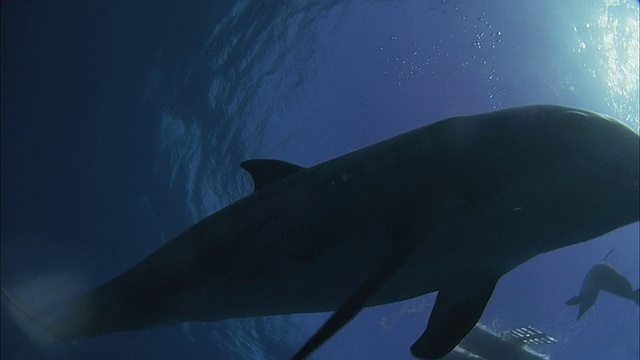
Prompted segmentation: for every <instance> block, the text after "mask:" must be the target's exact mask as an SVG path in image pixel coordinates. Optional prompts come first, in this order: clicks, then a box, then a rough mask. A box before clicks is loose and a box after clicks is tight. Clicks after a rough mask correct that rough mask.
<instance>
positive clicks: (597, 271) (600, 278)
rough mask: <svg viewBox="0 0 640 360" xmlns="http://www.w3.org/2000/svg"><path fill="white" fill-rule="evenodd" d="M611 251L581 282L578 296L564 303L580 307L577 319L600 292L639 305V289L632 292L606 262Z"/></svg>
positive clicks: (627, 282) (593, 302)
mask: <svg viewBox="0 0 640 360" xmlns="http://www.w3.org/2000/svg"><path fill="white" fill-rule="evenodd" d="M612 251H613V250H611V251H609V253H608V254H607V256H605V257H604V259H603V260H602V262H601V263H599V264H597V265H594V266H593V267H592V268H591V269H590V270H589V272H588V273H587V275H586V276H585V277H584V280H582V286H581V288H580V294H579V295H578V296H574V297H572V298H571V299H569V300H567V301H565V304H567V305H571V306H573V305H580V309H579V310H578V318H577V319H576V321H577V320H580V318H581V317H582V315H584V313H586V312H587V310H589V309H591V307H592V306H593V304H595V302H596V299H597V298H598V294H599V293H600V291H601V290H602V291H607V292H610V293H612V294H614V295H618V296H620V297H623V298H625V299H629V300H633V301H635V302H636V304H638V305H640V289H636V290H633V287H631V282H629V280H627V278H626V277H625V276H624V275H622V274H621V273H620V272H618V270H616V269H615V268H614V267H613V266H611V264H609V263H608V262H606V261H607V258H608V257H609V255H610V254H611V252H612Z"/></svg>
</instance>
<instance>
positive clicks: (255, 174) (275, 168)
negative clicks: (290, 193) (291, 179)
mask: <svg viewBox="0 0 640 360" xmlns="http://www.w3.org/2000/svg"><path fill="white" fill-rule="evenodd" d="M240 167H241V168H243V169H245V170H246V171H247V172H248V173H249V174H250V175H251V178H252V179H253V184H254V189H253V191H258V190H260V189H262V188H264V187H266V186H268V185H270V184H273V183H274V182H276V181H278V180H280V179H284V178H285V177H287V176H289V175H292V174H295V173H297V172H298V171H300V170H304V169H305V168H304V167H302V166H298V165H295V164H292V163H288V162H286V161H281V160H272V159H255V160H246V161H243V162H242V163H241V164H240Z"/></svg>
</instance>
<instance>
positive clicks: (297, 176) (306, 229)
mask: <svg viewBox="0 0 640 360" xmlns="http://www.w3.org/2000/svg"><path fill="white" fill-rule="evenodd" d="M639 145H640V141H639V138H638V133H637V132H635V131H634V130H632V129H630V128H629V127H627V126H625V125H624V124H623V123H621V122H619V121H617V120H615V119H613V118H610V117H608V116H604V115H599V114H596V113H593V112H589V111H584V110H579V109H574V108H569V107H562V106H554V105H537V106H526V107H519V108H513V109H507V110H501V111H496V112H491V113H485V114H479V115H474V116H462V117H454V118H449V119H446V120H442V121H439V122H436V123H433V124H430V125H427V126H424V127H422V128H419V129H416V130H414V131H410V132H408V133H405V134H402V135H399V136H396V137H393V138H391V139H388V140H386V141H382V142H380V143H377V144H374V145H371V146H369V147H366V148H363V149H361V150H357V151H354V152H352V153H349V154H346V155H344V156H341V157H338V158H336V159H333V160H330V161H327V162H325V163H321V164H319V165H316V166H313V167H310V168H303V167H300V166H297V165H293V164H290V163H287V162H283V161H278V160H249V161H245V162H243V163H242V164H241V166H242V167H243V168H244V169H245V170H247V171H248V172H249V173H250V175H251V176H252V178H253V180H254V184H255V191H254V192H253V193H252V194H250V195H249V196H247V197H245V198H243V199H241V200H239V201H237V202H235V203H233V204H231V205H229V206H228V207H226V208H224V209H222V210H220V211H218V212H216V213H214V214H212V215H210V216H208V217H206V218H204V219H203V220H201V221H200V222H198V223H196V224H195V225H193V226H191V227H190V228H188V229H186V230H185V231H184V232H183V233H182V234H180V235H178V236H176V237H175V238H173V239H172V240H170V241H169V242H167V243H166V244H164V245H163V246H161V247H160V248H159V249H158V250H156V251H155V252H153V253H152V254H150V255H149V256H148V257H146V258H145V259H143V260H142V261H141V262H140V263H138V264H137V265H135V266H134V267H132V268H131V269H129V270H127V271H125V272H124V273H122V274H121V275H119V276H117V277H115V278H114V279H112V280H110V281H108V282H107V283H105V284H103V285H101V286H99V287H97V288H95V289H93V290H91V291H89V292H88V293H86V294H85V295H83V296H81V297H80V298H79V299H78V300H77V301H76V302H75V303H73V304H72V305H71V306H70V307H69V308H68V310H67V311H66V312H64V313H63V314H62V315H61V316H59V317H57V318H56V319H55V320H53V321H50V322H46V323H44V321H43V327H45V328H46V329H47V330H48V331H49V332H51V333H52V334H53V335H54V336H55V337H56V338H57V339H59V340H61V341H69V340H73V339H78V338H87V337H94V336H98V335H102V334H107V333H112V332H117V331H129V330H135V329H143V328H146V327H151V326H160V325H171V324H176V323H181V322H189V321H216V320H223V319H229V318H241V317H254V316H266V315H275V314H292V313H311V312H324V311H333V310H335V313H334V314H333V315H332V316H331V317H330V319H329V320H328V321H327V322H326V323H325V324H324V325H323V326H322V328H321V329H320V330H319V331H318V332H317V333H316V334H315V335H314V336H313V337H312V338H311V339H310V340H309V341H308V342H307V343H306V344H305V346H304V347H302V348H301V350H300V351H299V352H298V353H297V354H296V355H294V357H293V358H294V359H302V358H305V357H307V356H308V355H309V354H311V353H312V352H313V351H314V350H315V349H316V348H318V347H319V346H321V345H322V343H323V342H324V341H325V340H326V339H328V338H329V337H331V336H332V335H333V334H335V333H336V332H337V331H338V330H339V329H340V328H341V327H342V326H343V325H344V324H346V323H347V322H348V321H350V319H352V318H353V317H354V316H355V315H356V314H357V313H358V312H359V311H360V310H361V309H362V308H363V307H368V306H374V305H380V304H387V303H392V302H396V301H401V300H405V299H410V298H414V297H417V296H420V295H423V294H426V293H430V292H434V291H438V292H439V293H438V296H437V300H436V303H435V306H434V308H433V311H432V313H431V316H430V318H429V322H428V326H427V328H426V330H425V331H424V333H423V334H422V335H421V336H420V337H419V339H418V340H417V342H416V343H415V344H414V345H413V346H412V347H411V351H412V353H413V354H414V355H415V356H417V357H420V358H425V359H435V358H440V357H442V356H444V355H446V354H447V353H449V352H450V351H451V350H452V349H453V348H454V347H455V346H456V345H457V344H458V343H459V342H460V340H461V339H462V338H464V336H465V335H466V334H467V333H468V332H469V331H470V330H471V329H472V328H473V326H474V325H475V324H476V323H477V321H478V319H479V318H480V316H481V314H482V312H483V310H484V308H485V305H486V304H487V302H488V300H489V298H490V297H491V294H492V292H493V289H494V287H495V285H496V283H497V281H498V279H500V277H501V276H502V275H504V274H506V273H507V272H509V271H510V270H512V269H513V268H515V267H517V266H518V265H520V264H522V263H523V262H525V261H527V260H529V259H531V258H532V257H534V256H536V255H538V254H541V253H544V252H547V251H550V250H554V249H557V248H561V247H564V246H568V245H572V244H577V243H580V242H583V241H587V240H590V239H593V238H595V237H598V236H600V235H603V234H606V233H608V232H610V231H612V230H614V229H616V228H619V227H622V226H625V225H627V224H630V223H634V222H636V221H638V217H639V216H638V213H639V208H638V203H639V195H638V193H639V192H638V171H639V165H638V163H639V154H638V153H639V151H638V147H639ZM2 293H3V296H5V298H7V297H8V296H7V294H6V293H5V292H4V291H3V292H2ZM12 302H13V301H12Z"/></svg>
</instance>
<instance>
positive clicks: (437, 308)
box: [411, 273, 499, 359]
mask: <svg viewBox="0 0 640 360" xmlns="http://www.w3.org/2000/svg"><path fill="white" fill-rule="evenodd" d="M498 279H499V277H498V276H493V275H488V274H479V273H475V274H471V275H468V276H467V275H465V276H463V277H462V278H461V279H458V280H455V281H451V282H450V286H448V287H446V288H442V289H440V291H439V292H438V297H437V299H436V303H435V305H434V307H433V310H432V311H431V316H430V317H429V325H427V329H426V330H425V331H424V333H423V334H422V335H421V336H420V338H419V339H418V341H416V342H415V344H413V345H412V346H411V353H412V354H413V355H414V356H416V357H418V358H421V359H439V358H441V357H443V356H445V355H447V354H448V353H449V352H450V351H451V350H453V348H455V347H456V345H458V344H459V343H460V341H462V339H463V338H464V337H465V336H466V335H467V334H468V333H469V331H471V329H472V328H473V327H474V326H475V325H476V323H477V322H478V320H479V319H480V316H481V315H482V312H483V311H484V308H485V306H486V305H487V302H488V301H489V298H490V297H491V294H492V293H493V289H494V288H495V285H496V282H497V281H498Z"/></svg>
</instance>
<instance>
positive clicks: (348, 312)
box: [291, 219, 422, 360]
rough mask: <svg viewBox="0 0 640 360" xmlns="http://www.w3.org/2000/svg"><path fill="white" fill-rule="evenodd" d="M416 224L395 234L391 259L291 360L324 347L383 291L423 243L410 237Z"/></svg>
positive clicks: (413, 223)
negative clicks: (326, 342) (324, 344)
mask: <svg viewBox="0 0 640 360" xmlns="http://www.w3.org/2000/svg"><path fill="white" fill-rule="evenodd" d="M415 223H416V221H415V219H414V220H412V221H409V224H407V226H406V227H404V228H403V230H402V231H400V232H398V233H397V234H394V235H393V240H394V243H395V244H396V248H395V249H394V251H393V253H392V254H391V256H389V257H388V258H387V260H386V261H385V262H384V264H383V265H382V267H381V268H380V269H379V270H378V271H376V272H374V273H372V274H371V275H369V277H368V278H367V280H366V281H365V282H364V283H363V284H362V285H360V287H359V288H358V289H357V290H356V291H355V292H354V293H353V294H351V296H349V298H348V299H347V300H346V301H345V302H344V303H343V304H342V305H341V306H340V308H338V310H336V312H334V313H333V315H331V317H330V318H329V320H327V321H326V322H325V323H324V324H323V325H322V327H321V328H320V329H319V330H318V331H317V332H316V333H315V334H314V335H313V336H312V337H311V338H310V339H309V340H308V341H307V343H306V344H304V346H303V347H302V348H301V349H300V350H299V351H298V352H297V353H296V354H295V355H294V356H293V357H292V358H291V360H302V359H306V358H307V357H308V356H309V355H311V354H312V353H313V352H314V351H316V350H317V349H318V348H319V347H320V346H322V344H323V343H324V342H325V341H327V340H329V339H330V338H331V337H332V336H333V335H334V334H335V333H337V332H338V331H339V330H340V329H341V328H342V327H343V326H344V325H346V324H347V323H348V322H349V321H351V319H353V318H354V317H355V316H356V315H357V314H358V313H359V312H360V310H362V308H363V307H364V306H365V305H366V304H367V302H368V301H369V300H370V299H371V298H372V297H373V296H374V295H375V294H376V293H377V292H378V290H380V288H381V287H382V286H383V285H384V283H385V282H386V281H387V280H389V278H391V277H392V276H393V274H395V273H396V272H397V271H398V269H400V267H401V266H402V265H403V264H404V263H405V262H406V260H407V259H408V258H409V257H410V256H411V254H412V253H413V251H414V250H415V249H416V248H417V247H418V246H420V244H421V243H422V241H421V240H422V239H419V238H416V237H415V236H410V234H409V233H410V231H411V230H413V229H414V226H415Z"/></svg>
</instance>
